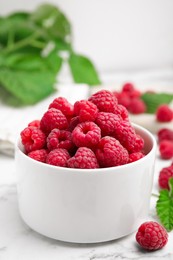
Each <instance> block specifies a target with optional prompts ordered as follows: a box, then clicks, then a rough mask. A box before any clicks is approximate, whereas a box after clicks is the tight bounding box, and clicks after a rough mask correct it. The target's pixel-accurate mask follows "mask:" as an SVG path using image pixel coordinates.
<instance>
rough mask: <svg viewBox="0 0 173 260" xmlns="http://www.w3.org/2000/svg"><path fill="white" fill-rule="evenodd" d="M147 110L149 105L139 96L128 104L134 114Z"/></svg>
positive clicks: (129, 109)
mask: <svg viewBox="0 0 173 260" xmlns="http://www.w3.org/2000/svg"><path fill="white" fill-rule="evenodd" d="M146 110H147V107H146V105H145V103H144V101H143V100H142V99H139V98H133V99H132V100H131V101H130V104H129V106H128V111H129V112H130V113H132V114H142V113H145V112H146Z"/></svg>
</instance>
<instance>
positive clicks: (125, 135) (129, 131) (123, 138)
mask: <svg viewBox="0 0 173 260" xmlns="http://www.w3.org/2000/svg"><path fill="white" fill-rule="evenodd" d="M114 133H115V135H114V137H115V138H116V139H118V140H119V142H120V143H121V144H122V146H124V147H125V148H126V149H127V150H128V151H129V152H134V147H135V144H136V133H135V130H134V128H133V127H132V126H131V124H130V122H128V121H116V123H115V132H114Z"/></svg>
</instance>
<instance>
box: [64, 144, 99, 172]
mask: <svg viewBox="0 0 173 260" xmlns="http://www.w3.org/2000/svg"><path fill="white" fill-rule="evenodd" d="M67 166H68V167H69V168H80V169H95V168H99V164H98V162H97V159H96V156H95V154H94V152H93V151H92V150H91V149H90V148H87V147H80V148H78V150H77V152H76V154H75V155H74V156H73V157H71V158H70V159H69V160H68V162H67Z"/></svg>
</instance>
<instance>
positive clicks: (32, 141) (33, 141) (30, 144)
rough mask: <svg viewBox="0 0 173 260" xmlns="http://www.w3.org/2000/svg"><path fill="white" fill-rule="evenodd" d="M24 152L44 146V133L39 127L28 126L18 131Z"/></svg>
mask: <svg viewBox="0 0 173 260" xmlns="http://www.w3.org/2000/svg"><path fill="white" fill-rule="evenodd" d="M20 136H21V140H22V144H23V145H24V148H25V151H26V153H29V152H31V151H34V150H39V149H42V148H44V146H45V144H46V135H45V134H44V133H43V132H42V130H40V129H39V128H36V127H33V126H28V127H26V128H25V129H24V130H22V131H21V133H20Z"/></svg>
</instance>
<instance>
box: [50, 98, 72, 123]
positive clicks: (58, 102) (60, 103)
mask: <svg viewBox="0 0 173 260" xmlns="http://www.w3.org/2000/svg"><path fill="white" fill-rule="evenodd" d="M49 108H56V109H58V110H60V111H61V112H62V113H63V114H64V115H65V116H66V117H67V118H68V117H71V116H73V114H74V108H73V105H72V104H70V103H69V102H68V100H67V99H66V98H64V97H58V98H55V99H54V100H53V102H52V103H51V104H50V105H49Z"/></svg>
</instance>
